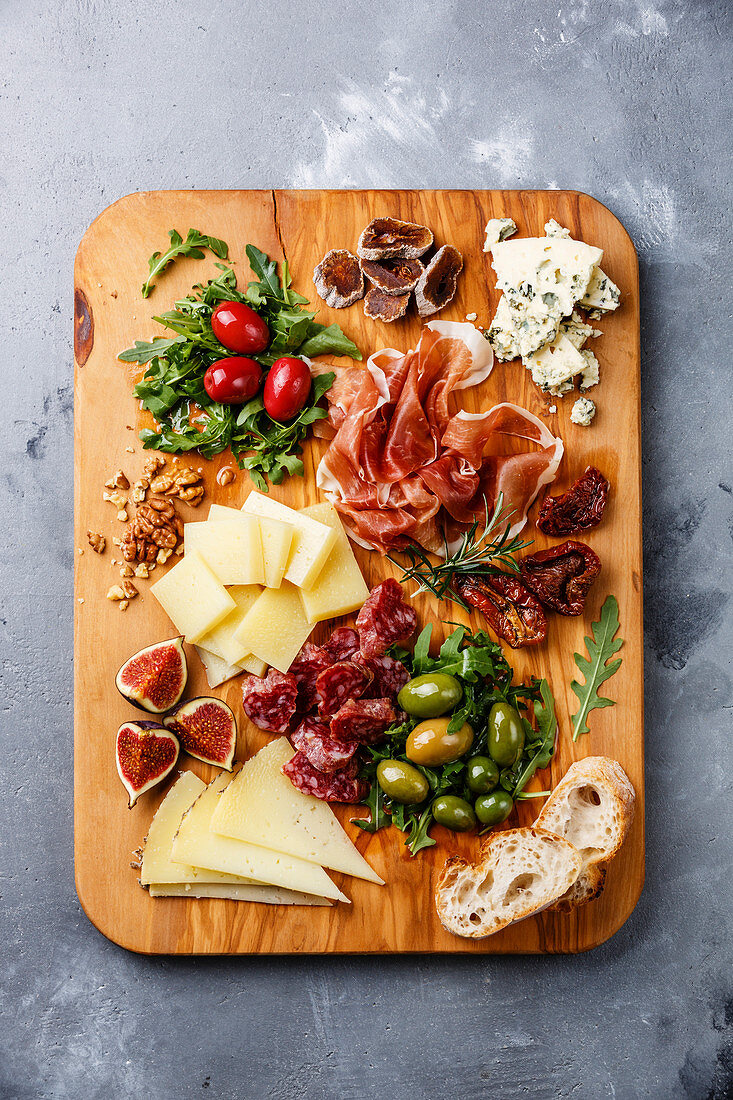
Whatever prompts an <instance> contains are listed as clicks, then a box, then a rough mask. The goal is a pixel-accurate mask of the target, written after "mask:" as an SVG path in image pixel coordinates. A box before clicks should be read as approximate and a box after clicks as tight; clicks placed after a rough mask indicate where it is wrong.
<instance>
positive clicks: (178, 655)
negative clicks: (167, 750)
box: [115, 637, 188, 714]
mask: <svg viewBox="0 0 733 1100" xmlns="http://www.w3.org/2000/svg"><path fill="white" fill-rule="evenodd" d="M187 679H188V668H187V665H186V654H185V652H184V649H183V638H182V637H180V638H169V639H168V641H165V642H156V643H155V644H154V645H149V646H147V647H146V648H145V649H141V650H139V651H138V652H137V653H133V655H132V657H130V658H128V660H126V661H125V663H124V665H123V666H122V668H121V669H120V671H119V672H118V673H117V676H116V678H115V685H116V687H117V690H118V691H119V693H120V695H122V696H123V697H124V698H125V699H127V700H128V701H129V702H130V703H132V704H133V706H136V707H139V708H140V710H147V711H148V712H149V713H150V714H164V713H165V711H167V710H170V709H171V707H174V706H175V705H176V703H177V702H178V700H179V699H180V698H181V696H182V695H183V692H184V691H185V689H186V681H187Z"/></svg>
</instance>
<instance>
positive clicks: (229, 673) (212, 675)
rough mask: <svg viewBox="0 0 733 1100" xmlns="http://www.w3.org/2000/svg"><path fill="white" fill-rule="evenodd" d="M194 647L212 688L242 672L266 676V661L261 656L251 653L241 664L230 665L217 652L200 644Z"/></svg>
mask: <svg viewBox="0 0 733 1100" xmlns="http://www.w3.org/2000/svg"><path fill="white" fill-rule="evenodd" d="M194 648H195V649H196V652H197V653H198V655H199V658H200V659H201V664H202V665H203V666H204V671H205V672H206V682H207V683H208V685H209V687H210V688H215V687H219V685H220V684H225V683H226V682H227V680H231V679H233V677H235V676H240V675H241V673H242V672H251V673H252V674H253V675H254V676H264V675H265V672H266V670H267V665H266V664H265V662H264V661H261V660H260V659H259V657H253V656H252V654H251V653H250V654H249V655H248V656H247V657H245V658H244V660H243V661H240V662H239V664H237V665H228V664H227V662H226V661H224V660H222V658H221V657H217V655H216V654H215V653H209V652H208V650H206V649H203V648H202V647H201V646H198V645H197V646H195V647H194Z"/></svg>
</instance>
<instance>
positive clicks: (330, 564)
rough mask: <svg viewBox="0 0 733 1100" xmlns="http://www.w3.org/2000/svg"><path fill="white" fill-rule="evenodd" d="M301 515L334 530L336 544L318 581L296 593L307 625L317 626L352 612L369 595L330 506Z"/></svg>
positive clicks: (348, 544) (336, 515)
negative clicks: (319, 623) (323, 621)
mask: <svg viewBox="0 0 733 1100" xmlns="http://www.w3.org/2000/svg"><path fill="white" fill-rule="evenodd" d="M301 515H304V516H310V517H311V519H316V520H318V522H319V523H325V524H326V525H327V526H328V527H332V528H333V529H334V530H335V531H336V545H335V546H334V548H333V550H332V551H331V553H330V554H329V555H328V558H327V559H326V564H325V565H324V566H323V569H322V570H321V573H320V576H319V577H318V580H317V581H316V582H315V584H314V585H313V587H312V588H303V589H301V592H300V598H301V599H302V601H303V607H304V609H305V614H306V618H307V619H308V622H309V623H318V622H321V621H322V620H323V619H335V618H337V617H338V616H339V615H348V614H349V612H350V611H356V610H357V608H359V607H361V605H362V604H363V603H364V601H365V599H366V598H367V596H368V595H369V589H368V588H367V586H366V583H365V581H364V578H363V577H362V575H361V570H360V569H359V566H358V564H357V561H356V558H355V557H354V553H353V551H352V549H351V543H350V542H349V539H348V536H347V534H346V532H345V531H344V528H343V526H342V524H341V520H340V519H339V517H338V512H337V511H336V509H335V508H334V506H333V505H332V504H328V503H324V504H312V505H311V506H310V508H303V509H302V511H301Z"/></svg>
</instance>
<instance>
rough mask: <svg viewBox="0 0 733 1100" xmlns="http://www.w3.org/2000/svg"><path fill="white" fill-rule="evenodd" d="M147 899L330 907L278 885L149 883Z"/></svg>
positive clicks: (326, 903) (321, 900)
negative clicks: (223, 899)
mask: <svg viewBox="0 0 733 1100" xmlns="http://www.w3.org/2000/svg"><path fill="white" fill-rule="evenodd" d="M148 891H149V893H150V896H151V898H228V899H229V900H230V901H256V902H259V904H260V905H330V904H331V903H330V901H327V900H326V898H315V897H313V896H312V895H311V894H299V893H298V892H297V891H295V890H283V889H282V887H280V886H258V885H256V884H254V885H251V886H248V885H247V884H246V883H241V882H232V883H225V882H204V883H188V882H186V883H178V884H174V883H163V884H157V885H156V884H155V883H151V884H150V886H149V887H148Z"/></svg>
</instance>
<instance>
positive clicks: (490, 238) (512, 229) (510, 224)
mask: <svg viewBox="0 0 733 1100" xmlns="http://www.w3.org/2000/svg"><path fill="white" fill-rule="evenodd" d="M484 232H485V234H486V240H485V241H484V252H489V251H490V250H491V248H493V246H494V245H495V244H498V243H499V241H505V240H506V239H507V237H512V236H513V235H514V234H515V233H516V232H517V225H516V222H514V221H512V219H511V218H489V220H488V221H487V223H486V229H485V230H484Z"/></svg>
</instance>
